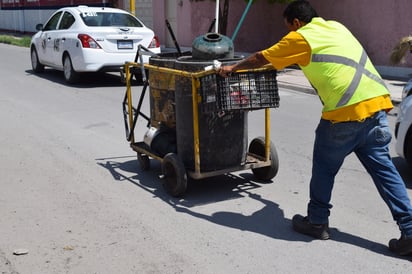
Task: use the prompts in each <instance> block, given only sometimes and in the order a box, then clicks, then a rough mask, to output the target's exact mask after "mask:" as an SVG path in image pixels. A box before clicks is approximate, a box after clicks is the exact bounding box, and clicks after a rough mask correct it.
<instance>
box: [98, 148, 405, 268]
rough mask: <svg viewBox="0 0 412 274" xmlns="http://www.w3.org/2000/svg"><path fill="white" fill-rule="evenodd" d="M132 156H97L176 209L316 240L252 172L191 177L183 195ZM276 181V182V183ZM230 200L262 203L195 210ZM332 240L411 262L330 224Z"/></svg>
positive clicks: (155, 167) (119, 177) (118, 176)
mask: <svg viewBox="0 0 412 274" xmlns="http://www.w3.org/2000/svg"><path fill="white" fill-rule="evenodd" d="M130 157H132V156H127V157H117V158H116V157H115V158H102V159H96V160H97V164H98V165H100V166H101V167H103V168H105V169H107V170H108V171H109V172H110V174H111V175H112V176H113V178H114V179H115V180H116V181H122V182H129V183H132V184H134V185H136V186H138V187H140V188H141V189H143V190H145V191H147V192H148V193H150V194H151V195H153V197H154V198H160V199H162V200H163V201H164V202H166V203H168V204H169V205H170V206H171V207H173V208H174V210H176V212H179V213H182V214H187V215H190V216H193V217H196V218H199V219H203V220H206V221H209V222H211V223H214V224H216V225H221V226H225V227H230V228H233V229H238V230H241V231H249V232H253V233H257V234H260V235H264V236H267V237H270V238H274V239H280V240H285V241H300V242H307V243H309V242H311V241H313V240H314V239H313V238H311V237H309V236H305V235H302V234H299V233H296V232H294V231H293V229H292V222H291V220H290V219H288V218H286V217H285V216H284V212H283V210H282V209H281V208H280V206H279V204H277V203H275V202H273V201H270V200H268V199H265V198H264V197H262V195H259V194H257V193H256V190H257V189H259V188H262V187H264V183H262V182H256V181H254V179H253V175H252V174H251V173H242V174H239V175H234V174H227V175H220V176H215V177H211V178H206V179H202V180H195V181H193V180H191V181H190V182H189V185H188V189H187V192H186V193H185V196H184V197H183V198H174V197H171V196H170V195H168V194H167V193H166V192H165V191H164V190H163V189H162V186H161V179H160V178H159V176H158V175H160V163H159V162H158V161H154V160H151V169H150V170H148V171H142V170H141V169H140V168H139V165H138V162H137V159H136V157H133V158H134V159H130ZM273 183H276V182H273ZM230 199H253V200H255V201H256V202H258V203H260V204H261V207H259V209H258V210H256V211H255V212H253V213H252V214H243V213H241V212H233V211H217V212H214V213H212V214H204V213H201V212H199V211H196V207H197V206H200V205H207V204H211V203H217V202H221V201H227V200H230ZM330 230H331V240H329V241H336V242H340V243H345V244H350V245H353V246H357V247H359V248H362V249H367V250H370V251H372V252H375V253H377V254H380V255H384V256H389V257H395V258H401V259H405V260H409V261H412V258H409V257H399V256H396V255H394V254H393V253H392V252H390V251H389V249H388V247H387V245H383V244H381V243H377V242H374V241H371V240H368V239H365V238H362V237H359V236H356V235H352V234H350V233H347V232H343V231H339V230H338V229H337V228H334V227H331V228H330Z"/></svg>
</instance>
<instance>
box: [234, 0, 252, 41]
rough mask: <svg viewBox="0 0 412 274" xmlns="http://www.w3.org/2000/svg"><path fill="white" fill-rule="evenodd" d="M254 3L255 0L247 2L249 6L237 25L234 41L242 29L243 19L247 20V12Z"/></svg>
mask: <svg viewBox="0 0 412 274" xmlns="http://www.w3.org/2000/svg"><path fill="white" fill-rule="evenodd" d="M252 3H253V0H249V3H248V4H247V7H246V9H245V11H244V12H243V14H242V17H241V18H240V21H239V23H238V24H237V26H236V29H235V32H234V33H233V35H232V41H234V40H235V38H236V36H237V33H238V31H239V29H240V26H241V25H242V24H243V20H245V17H246V14H247V13H248V12H249V9H250V6H251V5H252Z"/></svg>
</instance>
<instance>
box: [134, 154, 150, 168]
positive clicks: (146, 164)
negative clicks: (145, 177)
mask: <svg viewBox="0 0 412 274" xmlns="http://www.w3.org/2000/svg"><path fill="white" fill-rule="evenodd" d="M137 160H138V161H139V164H140V168H141V169H142V170H149V169H150V159H149V156H147V155H144V154H141V153H137Z"/></svg>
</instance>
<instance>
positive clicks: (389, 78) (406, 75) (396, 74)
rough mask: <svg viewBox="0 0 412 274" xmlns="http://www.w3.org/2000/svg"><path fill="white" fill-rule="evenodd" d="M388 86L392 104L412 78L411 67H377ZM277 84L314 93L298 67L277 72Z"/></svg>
mask: <svg viewBox="0 0 412 274" xmlns="http://www.w3.org/2000/svg"><path fill="white" fill-rule="evenodd" d="M377 70H378V71H379V73H380V74H381V75H382V77H383V79H384V81H385V83H386V86H387V87H388V89H389V91H390V93H391V98H392V101H393V103H394V104H398V103H400V101H401V100H402V89H403V87H404V85H405V84H406V82H407V81H408V80H409V79H412V68H399V67H377ZM277 80H278V86H279V87H280V88H282V87H283V88H289V89H294V90H298V91H302V92H306V93H310V94H316V92H315V90H314V89H313V88H312V86H311V84H310V83H309V81H308V80H307V79H306V77H305V76H304V75H303V72H302V71H301V70H300V69H292V68H287V69H284V70H281V71H279V72H278V77H277Z"/></svg>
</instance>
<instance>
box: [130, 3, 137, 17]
mask: <svg viewBox="0 0 412 274" xmlns="http://www.w3.org/2000/svg"><path fill="white" fill-rule="evenodd" d="M130 13H131V14H133V15H136V5H135V0H130Z"/></svg>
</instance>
